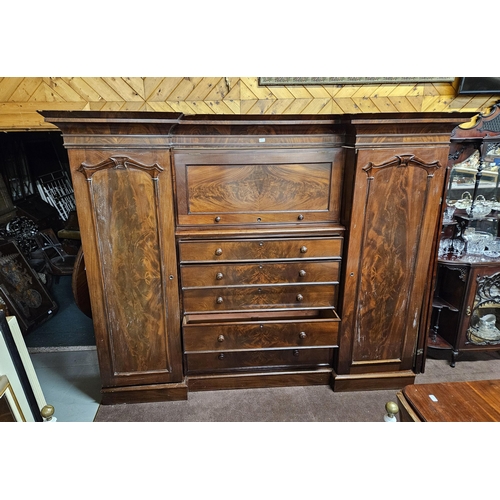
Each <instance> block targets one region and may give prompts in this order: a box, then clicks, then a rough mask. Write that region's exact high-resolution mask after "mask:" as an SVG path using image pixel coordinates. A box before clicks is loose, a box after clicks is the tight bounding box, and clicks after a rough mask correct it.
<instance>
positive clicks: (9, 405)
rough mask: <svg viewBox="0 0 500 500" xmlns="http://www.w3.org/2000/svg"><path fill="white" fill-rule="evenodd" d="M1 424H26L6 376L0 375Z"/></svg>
mask: <svg viewBox="0 0 500 500" xmlns="http://www.w3.org/2000/svg"><path fill="white" fill-rule="evenodd" d="M0 422H26V419H25V418H24V414H23V412H22V410H21V407H20V406H19V402H18V401H17V398H16V395H15V394H14V391H13V390H12V386H11V385H10V382H9V379H8V378H7V376H6V375H0Z"/></svg>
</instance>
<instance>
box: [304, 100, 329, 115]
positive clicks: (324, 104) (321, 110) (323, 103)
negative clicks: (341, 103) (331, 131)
mask: <svg viewBox="0 0 500 500" xmlns="http://www.w3.org/2000/svg"><path fill="white" fill-rule="evenodd" d="M331 104H332V99H331V98H328V99H313V100H312V101H311V102H310V103H309V104H308V105H307V106H306V107H305V108H304V109H303V110H302V113H303V114H311V115H319V114H327V113H329V112H331V109H332V106H331Z"/></svg>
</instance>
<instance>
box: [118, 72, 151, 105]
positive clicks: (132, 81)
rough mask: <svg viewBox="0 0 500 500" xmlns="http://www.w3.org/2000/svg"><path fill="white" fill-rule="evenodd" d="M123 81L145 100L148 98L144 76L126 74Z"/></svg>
mask: <svg viewBox="0 0 500 500" xmlns="http://www.w3.org/2000/svg"><path fill="white" fill-rule="evenodd" d="M123 81H124V82H125V83H126V84H127V85H129V86H130V88H132V89H133V91H134V92H136V93H137V95H138V96H140V98H141V99H142V100H143V101H145V100H146V89H145V88H144V78H142V77H139V76H134V77H131V76H124V77H123Z"/></svg>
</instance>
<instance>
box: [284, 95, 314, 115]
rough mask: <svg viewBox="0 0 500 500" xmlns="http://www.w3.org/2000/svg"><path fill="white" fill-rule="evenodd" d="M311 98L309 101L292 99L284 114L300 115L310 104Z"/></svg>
mask: <svg viewBox="0 0 500 500" xmlns="http://www.w3.org/2000/svg"><path fill="white" fill-rule="evenodd" d="M311 101H312V98H309V99H294V101H293V102H292V104H290V106H288V108H287V110H286V112H287V114H297V115H300V114H301V113H302V112H303V111H304V109H305V108H306V107H307V106H308V105H309V104H310V102H311Z"/></svg>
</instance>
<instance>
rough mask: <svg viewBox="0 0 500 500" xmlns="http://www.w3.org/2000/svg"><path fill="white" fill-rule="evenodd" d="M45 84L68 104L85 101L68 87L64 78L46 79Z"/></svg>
mask: <svg viewBox="0 0 500 500" xmlns="http://www.w3.org/2000/svg"><path fill="white" fill-rule="evenodd" d="M44 82H45V83H46V84H47V85H48V86H49V87H50V88H51V89H53V90H54V91H55V92H57V93H58V95H60V96H61V99H63V100H64V101H66V102H75V101H85V99H84V98H83V97H82V96H81V95H80V94H79V93H78V92H76V91H75V90H74V89H73V88H71V86H70V85H68V84H67V83H66V82H65V81H64V80H63V79H62V78H44Z"/></svg>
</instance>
